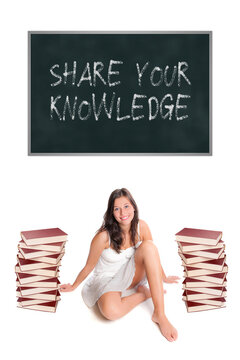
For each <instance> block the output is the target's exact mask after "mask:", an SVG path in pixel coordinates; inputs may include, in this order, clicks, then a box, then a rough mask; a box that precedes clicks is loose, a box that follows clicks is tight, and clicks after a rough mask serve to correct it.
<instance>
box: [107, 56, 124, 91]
mask: <svg viewBox="0 0 240 360" xmlns="http://www.w3.org/2000/svg"><path fill="white" fill-rule="evenodd" d="M115 64H116V65H117V64H123V61H115V60H110V62H109V67H108V86H116V85H119V84H121V81H120V80H118V81H115V82H111V79H110V77H111V76H112V75H119V71H112V65H115Z"/></svg>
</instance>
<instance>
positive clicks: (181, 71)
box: [178, 61, 191, 87]
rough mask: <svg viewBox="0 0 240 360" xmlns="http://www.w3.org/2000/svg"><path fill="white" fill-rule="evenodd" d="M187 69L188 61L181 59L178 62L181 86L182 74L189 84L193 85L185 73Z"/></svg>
mask: <svg viewBox="0 0 240 360" xmlns="http://www.w3.org/2000/svg"><path fill="white" fill-rule="evenodd" d="M182 66H184V68H183V70H182ZM187 69H188V63H187V62H186V61H179V62H178V86H179V87H180V86H181V76H182V77H183V78H184V79H185V80H186V82H187V83H188V85H191V82H190V80H189V79H188V77H187V76H186V75H185V71H187Z"/></svg>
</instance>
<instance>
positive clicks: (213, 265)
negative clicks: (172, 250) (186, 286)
mask: <svg viewBox="0 0 240 360" xmlns="http://www.w3.org/2000/svg"><path fill="white" fill-rule="evenodd" d="M225 260H226V256H225V257H223V258H219V259H216V260H208V261H204V262H200V263H195V264H191V265H188V267H189V268H191V267H197V268H199V269H207V270H216V271H218V272H221V271H222V269H223V267H224V265H225ZM183 265H185V264H184V263H183Z"/></svg>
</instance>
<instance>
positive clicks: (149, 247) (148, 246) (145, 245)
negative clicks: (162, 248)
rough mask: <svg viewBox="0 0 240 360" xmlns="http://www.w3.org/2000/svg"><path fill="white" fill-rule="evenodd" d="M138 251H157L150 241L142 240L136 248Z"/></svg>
mask: <svg viewBox="0 0 240 360" xmlns="http://www.w3.org/2000/svg"><path fill="white" fill-rule="evenodd" d="M138 249H139V250H140V251H144V252H146V251H151V252H152V251H155V252H156V251H157V247H156V245H155V244H154V242H153V241H152V240H144V241H143V242H142V243H141V245H140V246H139V248H138Z"/></svg>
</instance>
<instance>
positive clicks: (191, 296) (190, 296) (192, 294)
mask: <svg viewBox="0 0 240 360" xmlns="http://www.w3.org/2000/svg"><path fill="white" fill-rule="evenodd" d="M182 295H183V300H184V301H186V300H188V301H196V300H197V301H200V300H206V299H216V298H223V297H224V296H226V295H227V292H226V291H224V292H223V291H222V292H221V294H220V295H219V296H216V295H215V294H214V295H210V294H206V293H201V292H198V291H192V290H184V292H183V294H182Z"/></svg>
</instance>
